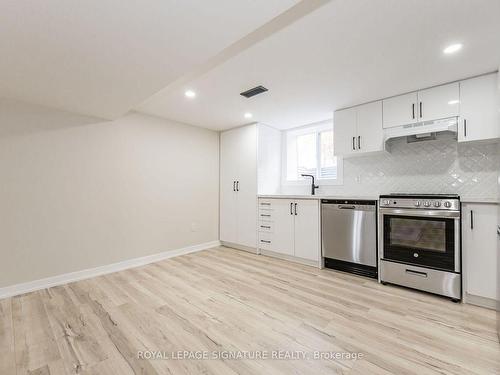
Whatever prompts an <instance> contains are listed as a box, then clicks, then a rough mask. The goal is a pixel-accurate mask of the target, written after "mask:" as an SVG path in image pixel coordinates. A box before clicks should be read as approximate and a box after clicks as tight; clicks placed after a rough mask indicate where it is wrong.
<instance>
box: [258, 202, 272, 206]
mask: <svg viewBox="0 0 500 375" xmlns="http://www.w3.org/2000/svg"><path fill="white" fill-rule="evenodd" d="M260 205H261V206H270V205H271V203H269V202H260Z"/></svg>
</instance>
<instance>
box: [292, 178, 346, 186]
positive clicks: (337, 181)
mask: <svg viewBox="0 0 500 375" xmlns="http://www.w3.org/2000/svg"><path fill="white" fill-rule="evenodd" d="M314 182H315V184H316V185H319V186H325V185H326V186H339V185H344V182H343V181H342V180H341V179H335V180H334V179H331V180H315V181H314ZM282 185H283V186H311V181H305V180H304V181H303V180H297V181H282Z"/></svg>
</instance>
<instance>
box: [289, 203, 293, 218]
mask: <svg viewBox="0 0 500 375" xmlns="http://www.w3.org/2000/svg"><path fill="white" fill-rule="evenodd" d="M290 215H293V203H290Z"/></svg>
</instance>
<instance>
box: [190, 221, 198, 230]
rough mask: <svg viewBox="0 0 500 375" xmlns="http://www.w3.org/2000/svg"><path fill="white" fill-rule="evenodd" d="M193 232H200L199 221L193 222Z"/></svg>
mask: <svg viewBox="0 0 500 375" xmlns="http://www.w3.org/2000/svg"><path fill="white" fill-rule="evenodd" d="M191 232H198V223H197V222H196V221H193V222H192V223H191Z"/></svg>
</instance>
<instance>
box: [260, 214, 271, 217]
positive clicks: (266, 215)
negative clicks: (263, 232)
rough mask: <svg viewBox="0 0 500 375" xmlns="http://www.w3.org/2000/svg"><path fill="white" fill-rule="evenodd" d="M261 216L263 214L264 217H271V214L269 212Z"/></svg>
mask: <svg viewBox="0 0 500 375" xmlns="http://www.w3.org/2000/svg"><path fill="white" fill-rule="evenodd" d="M260 216H262V217H271V215H269V214H260Z"/></svg>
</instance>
